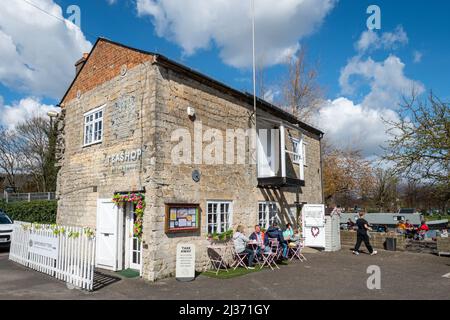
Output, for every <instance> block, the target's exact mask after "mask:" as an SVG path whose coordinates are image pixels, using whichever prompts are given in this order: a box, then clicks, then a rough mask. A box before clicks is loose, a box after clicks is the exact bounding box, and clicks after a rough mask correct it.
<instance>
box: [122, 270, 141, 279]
mask: <svg viewBox="0 0 450 320" xmlns="http://www.w3.org/2000/svg"><path fill="white" fill-rule="evenodd" d="M117 273H118V274H120V275H121V276H122V277H125V278H137V277H139V271H137V270H134V269H125V270H121V271H118V272H117Z"/></svg>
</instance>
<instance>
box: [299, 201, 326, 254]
mask: <svg viewBox="0 0 450 320" xmlns="http://www.w3.org/2000/svg"><path fill="white" fill-rule="evenodd" d="M302 224H303V237H304V238H305V245H306V246H308V247H318V248H325V206H324V205H323V204H305V205H304V206H303V208H302Z"/></svg>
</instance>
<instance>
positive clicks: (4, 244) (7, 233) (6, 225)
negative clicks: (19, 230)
mask: <svg viewBox="0 0 450 320" xmlns="http://www.w3.org/2000/svg"><path fill="white" fill-rule="evenodd" d="M12 232H13V222H12V220H11V219H10V218H9V217H8V216H7V215H6V213H4V212H2V211H0V248H9V247H10V246H11V236H12Z"/></svg>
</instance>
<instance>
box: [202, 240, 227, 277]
mask: <svg viewBox="0 0 450 320" xmlns="http://www.w3.org/2000/svg"><path fill="white" fill-rule="evenodd" d="M216 250H217V248H214V247H208V250H207V251H208V257H209V263H210V265H211V266H212V268H213V269H214V270H215V273H216V275H217V274H219V271H220V269H221V268H222V267H223V268H225V270H226V272H228V268H227V264H226V263H225V260H224V259H223V255H222V254H221V253H220V252H217V251H216ZM209 271H211V270H209ZM211 272H214V271H211Z"/></svg>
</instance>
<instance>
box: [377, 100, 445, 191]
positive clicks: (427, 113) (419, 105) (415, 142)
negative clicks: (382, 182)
mask: <svg viewBox="0 0 450 320" xmlns="http://www.w3.org/2000/svg"><path fill="white" fill-rule="evenodd" d="M403 102H404V103H403V105H402V106H401V110H400V112H399V117H400V119H399V120H384V121H385V123H387V124H388V125H389V129H388V133H389V134H390V141H389V145H388V147H387V148H385V151H386V153H385V155H384V157H383V159H384V160H387V161H389V162H393V163H394V164H395V170H396V172H398V173H402V174H404V175H406V176H412V177H414V178H417V179H423V180H424V181H429V182H432V183H439V184H442V183H443V184H445V185H447V186H449V187H450V184H449V183H450V175H449V170H450V155H449V149H450V105H449V104H448V103H444V102H442V101H440V100H439V99H438V98H437V97H436V96H434V95H433V93H430V95H429V97H428V101H424V100H420V99H418V98H417V97H416V95H415V94H413V95H412V97H411V98H410V99H406V98H404V101H403Z"/></svg>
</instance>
